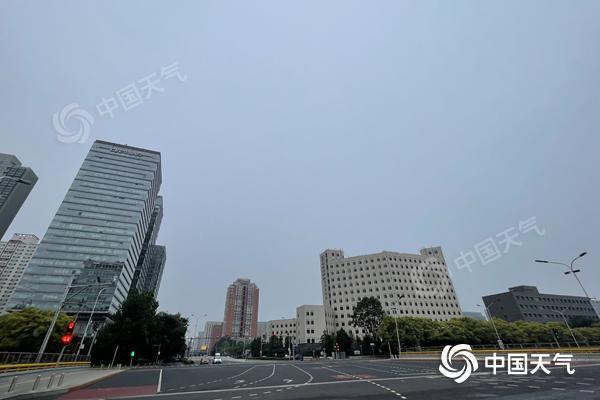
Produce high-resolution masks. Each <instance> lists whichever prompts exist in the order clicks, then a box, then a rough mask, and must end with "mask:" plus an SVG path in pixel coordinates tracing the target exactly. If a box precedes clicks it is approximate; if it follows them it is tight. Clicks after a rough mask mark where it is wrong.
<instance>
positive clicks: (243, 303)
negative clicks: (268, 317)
mask: <svg viewBox="0 0 600 400" xmlns="http://www.w3.org/2000/svg"><path fill="white" fill-rule="evenodd" d="M257 322H258V287H257V286H256V285H255V284H254V283H252V282H251V281H250V279H237V280H236V281H235V282H233V283H232V284H231V285H229V287H228V288H227V296H226V298H225V316H224V320H223V336H229V337H232V338H254V337H256V325H257Z"/></svg>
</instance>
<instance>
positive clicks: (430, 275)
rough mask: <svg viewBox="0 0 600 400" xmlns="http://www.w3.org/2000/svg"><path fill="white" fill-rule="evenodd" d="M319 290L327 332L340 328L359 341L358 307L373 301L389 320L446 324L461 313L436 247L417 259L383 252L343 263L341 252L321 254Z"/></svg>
mask: <svg viewBox="0 0 600 400" xmlns="http://www.w3.org/2000/svg"><path fill="white" fill-rule="evenodd" d="M321 285H322V288H323V305H324V307H325V321H326V329H327V331H328V332H331V333H333V332H335V331H337V330H339V329H340V328H344V330H346V332H348V333H350V334H353V335H357V336H361V335H363V334H364V333H365V332H364V331H363V329H359V328H356V327H354V326H352V325H351V316H352V313H353V310H354V307H355V306H356V304H357V303H358V302H359V301H360V300H361V299H362V298H364V297H375V298H377V299H378V300H379V301H380V302H381V305H382V306H383V310H384V311H385V312H386V313H387V314H389V315H398V316H410V317H422V318H430V319H435V320H447V319H450V318H457V317H462V312H461V309H460V305H459V303H458V299H457V298H456V294H455V292H454V286H453V284H452V280H451V279H450V275H449V273H448V267H447V266H446V261H445V260H444V255H443V253H442V249H441V248H440V247H431V248H426V249H422V250H421V252H420V254H407V253H397V252H391V251H382V252H381V253H376V254H367V255H361V256H354V257H344V252H343V251H342V250H325V251H324V252H323V253H321Z"/></svg>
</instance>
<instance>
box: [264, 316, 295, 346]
mask: <svg viewBox="0 0 600 400" xmlns="http://www.w3.org/2000/svg"><path fill="white" fill-rule="evenodd" d="M296 324H297V322H296V318H282V319H273V320H271V321H267V340H269V339H270V338H271V336H278V337H283V338H284V339H285V338H286V337H290V338H291V339H292V343H297V342H298V337H297V331H296Z"/></svg>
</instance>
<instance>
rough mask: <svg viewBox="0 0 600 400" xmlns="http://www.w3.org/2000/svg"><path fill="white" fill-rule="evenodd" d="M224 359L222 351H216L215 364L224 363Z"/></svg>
mask: <svg viewBox="0 0 600 400" xmlns="http://www.w3.org/2000/svg"><path fill="white" fill-rule="evenodd" d="M222 363H223V360H221V353H215V357H214V358H213V364H222Z"/></svg>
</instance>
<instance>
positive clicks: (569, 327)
mask: <svg viewBox="0 0 600 400" xmlns="http://www.w3.org/2000/svg"><path fill="white" fill-rule="evenodd" d="M540 309H541V310H546V309H544V308H540ZM568 309H569V307H566V308H563V309H562V311H558V310H553V309H547V310H546V311H552V312H555V313H559V314H560V315H561V316H562V319H563V321H565V325H567V329H568V330H569V333H571V337H572V338H573V341H574V342H575V345H576V346H577V348H579V347H580V346H579V343H578V342H577V339H576V338H575V334H574V333H573V330H572V329H571V326H570V325H569V323H568V322H567V317H565V313H564V312H565V310H568Z"/></svg>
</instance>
